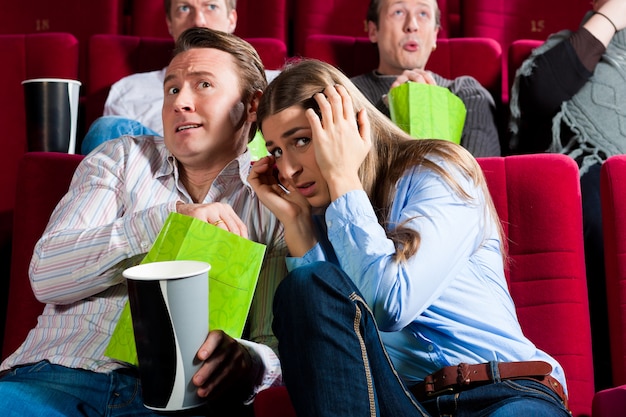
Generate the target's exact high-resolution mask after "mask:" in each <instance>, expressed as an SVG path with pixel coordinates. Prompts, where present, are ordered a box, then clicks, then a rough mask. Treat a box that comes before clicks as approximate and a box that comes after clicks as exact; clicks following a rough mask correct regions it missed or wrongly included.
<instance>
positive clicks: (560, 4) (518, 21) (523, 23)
mask: <svg viewBox="0 0 626 417" xmlns="http://www.w3.org/2000/svg"><path fill="white" fill-rule="evenodd" d="M461 7H462V13H461V16H462V20H463V23H462V24H463V36H479V37H488V38H493V39H495V40H497V41H498V42H500V45H501V46H502V50H504V51H506V50H507V48H508V47H509V45H510V44H511V43H512V42H513V41H515V40H517V39H538V40H545V39H546V38H547V37H548V36H549V35H551V34H552V33H555V32H558V31H560V30H563V29H571V30H575V29H577V28H578V25H579V24H580V21H581V20H582V18H583V16H584V15H585V13H586V12H587V11H589V10H590V9H591V2H590V1H589V0H551V1H545V0H463V1H462V2H461Z"/></svg>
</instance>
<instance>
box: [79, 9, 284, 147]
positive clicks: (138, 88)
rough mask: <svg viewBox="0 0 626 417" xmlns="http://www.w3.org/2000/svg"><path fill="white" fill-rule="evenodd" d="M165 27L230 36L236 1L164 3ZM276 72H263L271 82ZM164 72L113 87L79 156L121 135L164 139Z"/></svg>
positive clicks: (175, 33)
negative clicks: (101, 113)
mask: <svg viewBox="0 0 626 417" xmlns="http://www.w3.org/2000/svg"><path fill="white" fill-rule="evenodd" d="M164 6H165V16H166V17H165V23H166V24H167V29H168V31H169V33H170V35H172V37H173V38H174V41H176V39H178V37H179V36H180V34H181V33H183V32H184V31H185V30H186V29H189V28H192V27H206V28H209V29H213V30H220V31H222V32H226V33H233V32H234V31H235V28H236V27H237V10H236V6H237V0H210V1H207V0H165V2H164ZM276 72H277V71H271V70H266V75H267V76H268V77H269V78H271V77H272V76H273V75H275V73H276ZM164 77H165V68H163V69H160V70H156V71H150V72H142V73H137V74H132V75H129V76H127V77H124V78H122V79H121V80H119V81H118V82H116V83H115V84H113V86H111V90H110V92H109V96H108V97H107V100H106V102H105V104H104V112H103V117H100V118H99V119H97V120H96V121H94V123H93V124H92V125H91V126H90V127H89V131H88V132H87V134H86V135H85V137H84V139H83V141H82V145H81V153H82V154H83V155H86V154H88V153H89V152H91V151H92V150H94V149H95V148H96V147H97V146H98V145H100V144H101V143H102V142H104V141H107V140H109V139H115V138H118V137H120V136H123V135H129V134H130V135H158V136H163V122H162V121H161V108H162V107H163V78H164Z"/></svg>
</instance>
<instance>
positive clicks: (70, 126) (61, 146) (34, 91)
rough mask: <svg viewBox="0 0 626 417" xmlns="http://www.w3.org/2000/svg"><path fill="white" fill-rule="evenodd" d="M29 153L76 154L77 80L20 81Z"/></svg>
mask: <svg viewBox="0 0 626 417" xmlns="http://www.w3.org/2000/svg"><path fill="white" fill-rule="evenodd" d="M22 85H23V86H24V103H25V110H26V133H27V140H28V148H27V149H28V151H29V152H34V151H35V152H41V151H44V152H63V153H76V131H77V126H78V104H79V103H78V101H79V92H80V85H81V83H80V81H76V80H66V79H62V78H35V79H31V80H25V81H22Z"/></svg>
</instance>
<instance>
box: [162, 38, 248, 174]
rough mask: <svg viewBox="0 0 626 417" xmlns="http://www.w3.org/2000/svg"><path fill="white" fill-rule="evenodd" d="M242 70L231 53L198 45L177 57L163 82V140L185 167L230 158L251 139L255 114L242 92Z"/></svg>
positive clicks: (237, 153)
mask: <svg viewBox="0 0 626 417" xmlns="http://www.w3.org/2000/svg"><path fill="white" fill-rule="evenodd" d="M239 77H240V75H239V69H238V68H237V65H236V63H235V59H234V58H233V57H232V55H230V54H229V53H227V52H224V51H221V50H217V49H209V48H194V49H191V50H189V51H186V52H183V53H181V54H178V55H177V56H175V57H174V58H173V59H172V61H171V62H170V65H169V66H168V68H167V71H166V74H165V81H164V101H163V136H164V138H165V145H166V146H167V148H168V149H169V150H170V152H172V154H173V155H174V156H176V158H177V159H178V160H179V161H181V162H182V163H183V164H184V165H186V166H196V167H198V168H200V167H202V166H203V165H206V164H207V161H211V160H215V159H217V158H223V159H224V160H227V161H230V160H232V159H234V158H236V157H237V156H238V155H239V154H241V153H242V152H243V151H244V150H245V147H246V144H247V142H248V135H247V134H248V131H249V128H250V124H251V123H252V122H253V121H254V120H255V117H256V113H254V112H252V111H250V108H251V106H250V105H249V104H250V103H244V101H243V99H242V97H241V93H240V90H241V88H240V79H239Z"/></svg>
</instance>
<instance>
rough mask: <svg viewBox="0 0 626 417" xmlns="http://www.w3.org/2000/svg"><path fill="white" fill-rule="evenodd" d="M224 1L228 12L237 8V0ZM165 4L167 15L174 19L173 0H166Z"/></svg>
mask: <svg viewBox="0 0 626 417" xmlns="http://www.w3.org/2000/svg"><path fill="white" fill-rule="evenodd" d="M224 3H226V8H227V10H226V12H227V13H230V12H231V11H232V10H235V9H237V0H224ZM163 5H164V6H165V15H166V16H167V18H168V19H170V20H171V19H172V15H171V12H172V11H171V10H170V9H171V8H172V0H165V1H164V4H163Z"/></svg>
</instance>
